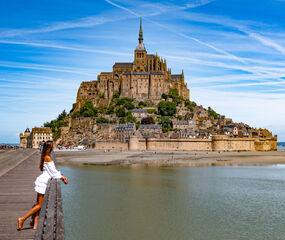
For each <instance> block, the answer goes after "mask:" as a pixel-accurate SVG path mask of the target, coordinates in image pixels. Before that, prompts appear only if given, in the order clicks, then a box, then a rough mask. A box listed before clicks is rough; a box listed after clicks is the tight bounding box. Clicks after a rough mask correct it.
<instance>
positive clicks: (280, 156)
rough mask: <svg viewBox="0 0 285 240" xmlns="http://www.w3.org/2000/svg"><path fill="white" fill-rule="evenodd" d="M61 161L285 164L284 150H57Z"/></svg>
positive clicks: (63, 163) (195, 165)
mask: <svg viewBox="0 0 285 240" xmlns="http://www.w3.org/2000/svg"><path fill="white" fill-rule="evenodd" d="M55 153H56V158H57V161H58V163H59V164H61V165H70V164H71V165H74V164H75V165H97V166H108V165H115V166H116V165H117V166H132V167H136V166H137V167H139V166H193V167H199V166H265V165H276V164H285V151H274V152H273V151H272V152H193V151H191V152H190V151H175V152H171V151H102V150H93V149H90V150H85V151H55Z"/></svg>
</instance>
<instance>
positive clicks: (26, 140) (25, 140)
mask: <svg viewBox="0 0 285 240" xmlns="http://www.w3.org/2000/svg"><path fill="white" fill-rule="evenodd" d="M31 143H32V141H31V132H30V129H29V128H27V129H26V130H25V132H24V134H23V133H20V147H21V148H31V147H32V144H31Z"/></svg>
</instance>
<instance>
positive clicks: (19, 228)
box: [17, 217, 24, 231]
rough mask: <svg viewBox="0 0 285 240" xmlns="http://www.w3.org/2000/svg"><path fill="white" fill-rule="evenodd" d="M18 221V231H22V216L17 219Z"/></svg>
mask: <svg viewBox="0 0 285 240" xmlns="http://www.w3.org/2000/svg"><path fill="white" fill-rule="evenodd" d="M17 221H18V228H17V230H18V231H21V230H22V228H23V223H24V221H23V220H22V218H20V217H19V218H18V219H17Z"/></svg>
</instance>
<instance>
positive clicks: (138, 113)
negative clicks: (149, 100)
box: [131, 109, 149, 120]
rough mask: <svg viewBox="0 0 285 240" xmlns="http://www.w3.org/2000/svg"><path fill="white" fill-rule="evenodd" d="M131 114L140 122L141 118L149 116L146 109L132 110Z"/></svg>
mask: <svg viewBox="0 0 285 240" xmlns="http://www.w3.org/2000/svg"><path fill="white" fill-rule="evenodd" d="M131 113H132V115H133V116H134V117H135V118H136V119H138V120H142V119H143V118H146V117H148V116H149V114H148V112H147V110H146V109H133V110H132V111H131Z"/></svg>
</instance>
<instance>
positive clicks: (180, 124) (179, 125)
mask: <svg viewBox="0 0 285 240" xmlns="http://www.w3.org/2000/svg"><path fill="white" fill-rule="evenodd" d="M172 124H173V128H174V129H186V128H188V127H189V123H188V121H180V120H173V121H172Z"/></svg>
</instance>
